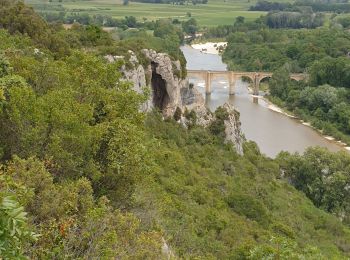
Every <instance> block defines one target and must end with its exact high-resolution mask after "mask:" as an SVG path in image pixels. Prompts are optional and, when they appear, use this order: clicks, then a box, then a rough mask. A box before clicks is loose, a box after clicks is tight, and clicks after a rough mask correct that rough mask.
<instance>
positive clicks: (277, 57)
mask: <svg viewBox="0 0 350 260" xmlns="http://www.w3.org/2000/svg"><path fill="white" fill-rule="evenodd" d="M227 40H228V46H227V48H226V50H225V51H224V53H223V58H224V60H225V61H226V62H227V63H228V64H229V66H230V68H231V69H232V70H235V69H236V70H247V71H275V70H277V69H280V68H282V67H285V68H287V69H288V70H289V71H290V72H295V73H297V72H303V71H304V70H306V69H307V68H310V67H311V66H312V65H313V64H314V63H315V62H318V61H320V60H322V59H323V58H326V57H332V58H336V60H335V61H337V62H339V63H341V62H343V63H344V62H345V61H343V59H344V58H341V57H345V55H347V53H348V50H349V49H350V36H349V34H348V33H346V32H344V31H342V30H336V29H324V28H322V29H315V30H282V29H280V30H268V29H264V30H250V31H248V32H246V33H243V32H239V31H238V32H234V33H231V34H230V35H229V36H228V37H227ZM349 62H350V60H347V63H349ZM347 63H346V64H347ZM321 64H323V63H321ZM345 78H346V77H345ZM337 79H338V78H337Z"/></svg>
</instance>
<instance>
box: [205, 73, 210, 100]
mask: <svg viewBox="0 0 350 260" xmlns="http://www.w3.org/2000/svg"><path fill="white" fill-rule="evenodd" d="M205 94H207V95H210V94H211V74H210V72H209V71H207V73H206V77H205Z"/></svg>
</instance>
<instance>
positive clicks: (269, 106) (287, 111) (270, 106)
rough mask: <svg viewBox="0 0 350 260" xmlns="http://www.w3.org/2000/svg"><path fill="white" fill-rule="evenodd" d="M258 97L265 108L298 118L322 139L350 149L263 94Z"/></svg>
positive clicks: (349, 149) (349, 147)
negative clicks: (265, 105)
mask: <svg viewBox="0 0 350 260" xmlns="http://www.w3.org/2000/svg"><path fill="white" fill-rule="evenodd" d="M259 98H260V99H263V100H264V101H265V102H266V103H267V104H268V106H267V108H268V109H270V110H272V111H275V112H277V113H280V114H283V115H285V116H288V117H290V118H293V119H296V120H298V121H299V122H300V123H301V124H303V125H304V126H307V127H310V128H311V129H313V130H314V131H316V132H317V133H318V134H320V136H322V137H323V138H324V139H326V140H328V141H330V142H332V143H335V144H337V145H339V146H341V147H342V148H344V149H345V150H347V151H350V146H349V145H348V144H347V143H345V142H343V141H342V140H338V139H337V138H335V137H333V136H331V135H325V134H324V133H323V131H322V130H321V129H318V128H316V127H314V126H313V125H312V124H311V123H310V122H307V121H304V120H302V119H300V118H299V117H297V116H296V115H295V114H294V113H293V112H291V111H289V110H286V109H284V108H281V107H279V106H278V105H277V104H275V103H273V102H272V101H271V100H269V99H268V98H266V97H264V96H259Z"/></svg>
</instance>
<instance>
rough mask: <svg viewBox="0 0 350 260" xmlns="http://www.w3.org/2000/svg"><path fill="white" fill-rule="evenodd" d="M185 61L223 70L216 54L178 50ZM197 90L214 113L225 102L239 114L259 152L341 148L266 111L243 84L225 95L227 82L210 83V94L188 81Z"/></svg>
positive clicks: (195, 66)
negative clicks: (230, 93)
mask: <svg viewBox="0 0 350 260" xmlns="http://www.w3.org/2000/svg"><path fill="white" fill-rule="evenodd" d="M182 50H183V52H184V54H185V57H186V59H187V68H188V69H203V68H204V69H206V70H224V69H225V68H226V65H225V64H223V63H222V61H221V58H220V57H219V56H218V55H208V54H203V53H201V52H200V51H197V50H194V49H192V48H190V47H188V46H184V47H182ZM190 81H191V82H193V83H194V85H195V86H196V87H197V89H198V90H199V91H200V92H201V93H202V94H203V95H205V97H206V106H207V107H208V108H209V109H210V110H212V111H213V110H215V109H216V108H217V107H218V106H220V105H223V104H224V103H225V102H229V103H231V104H233V105H234V106H235V108H236V109H237V110H238V111H239V112H240V114H241V117H240V120H241V122H242V130H243V132H244V134H245V136H246V138H247V139H249V140H253V141H255V142H256V143H257V144H258V145H259V147H260V150H261V151H262V152H263V153H265V154H266V155H268V156H270V157H275V156H276V155H277V154H278V153H279V152H280V151H282V150H285V151H289V152H303V151H304V150H305V148H306V147H308V146H316V145H319V146H323V147H327V148H328V149H329V150H331V151H338V150H340V149H342V148H341V147H340V146H338V145H337V144H335V143H333V142H331V141H328V140H326V139H325V138H323V137H322V136H321V135H319V134H318V133H317V132H316V131H314V130H312V129H311V128H310V127H307V126H305V125H302V124H301V123H300V122H299V121H298V120H295V119H292V118H289V117H287V116H285V115H282V114H280V113H277V112H274V111H272V110H270V109H268V104H267V103H266V102H265V101H264V100H263V99H259V98H258V97H253V96H251V95H250V94H249V91H248V88H247V83H245V82H242V81H240V80H239V81H236V84H235V95H231V96H230V95H229V89H228V82H227V81H226V80H225V79H217V80H213V81H212V93H211V94H210V95H206V94H205V86H204V81H203V80H199V79H190Z"/></svg>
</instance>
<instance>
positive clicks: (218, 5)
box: [26, 0, 265, 27]
mask: <svg viewBox="0 0 350 260" xmlns="http://www.w3.org/2000/svg"><path fill="white" fill-rule="evenodd" d="M26 3H28V4H30V5H32V6H33V7H34V8H35V9H36V10H40V4H49V3H48V1H47V0H26ZM52 4H53V5H57V4H62V5H63V7H64V8H66V10H67V11H68V12H69V11H72V10H74V9H80V12H81V13H89V14H91V15H94V14H105V15H110V16H112V17H114V18H123V17H125V16H135V17H136V18H137V19H138V20H142V19H143V18H147V20H155V19H159V18H177V19H179V20H186V19H188V16H187V13H188V12H189V13H191V16H192V17H194V18H195V19H196V20H197V21H198V22H199V24H200V25H201V26H207V27H212V26H217V25H225V24H232V23H233V22H234V20H235V18H236V17H237V16H244V17H245V18H246V20H248V21H249V20H254V19H256V18H258V17H260V16H261V15H263V14H265V12H250V11H248V8H249V7H250V6H251V5H254V4H255V1H250V2H249V0H209V3H208V4H205V5H192V4H189V5H170V4H147V3H137V2H130V3H129V5H128V6H124V5H122V3H121V1H120V0H91V1H79V0H77V1H66V2H63V3H58V2H54V3H52Z"/></svg>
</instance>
